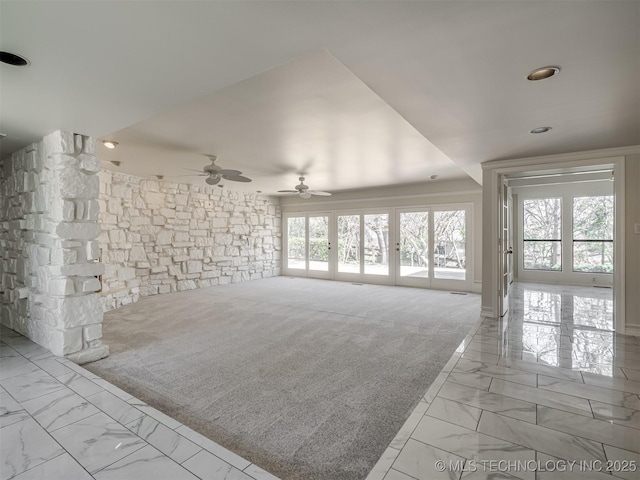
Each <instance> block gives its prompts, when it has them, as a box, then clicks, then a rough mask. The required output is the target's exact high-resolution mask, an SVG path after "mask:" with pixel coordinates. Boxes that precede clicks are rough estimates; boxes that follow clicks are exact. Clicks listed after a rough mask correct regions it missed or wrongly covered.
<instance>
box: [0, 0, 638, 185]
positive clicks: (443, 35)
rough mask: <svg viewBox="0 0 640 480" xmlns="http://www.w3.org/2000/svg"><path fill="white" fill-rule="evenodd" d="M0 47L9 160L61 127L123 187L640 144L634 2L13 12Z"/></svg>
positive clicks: (113, 6)
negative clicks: (537, 74)
mask: <svg viewBox="0 0 640 480" xmlns="http://www.w3.org/2000/svg"><path fill="white" fill-rule="evenodd" d="M0 48H1V49H2V50H5V51H11V52H14V53H19V54H22V55H24V56H26V57H27V58H28V59H29V60H30V61H31V65H30V66H28V67H26V68H16V67H9V66H6V65H1V66H0V132H2V133H6V134H8V137H7V138H6V139H4V140H2V141H1V142H0V147H1V148H2V153H1V154H2V156H3V157H4V156H5V155H6V154H7V153H9V152H11V151H14V150H15V149H17V148H20V147H21V146H23V145H25V144H27V143H29V142H31V141H35V140H37V139H38V138H40V137H42V136H43V135H45V134H46V133H49V132H51V131H53V130H56V129H60V128H62V129H66V130H71V131H75V132H80V133H84V134H89V135H93V136H96V137H100V138H107V137H109V138H113V139H115V140H117V141H119V142H120V146H119V148H118V149H117V150H116V151H115V152H109V153H110V154H111V155H114V156H116V155H117V156H118V159H119V160H121V161H122V162H123V165H122V166H121V167H119V170H121V171H124V172H129V173H134V174H138V175H152V174H164V175H178V174H181V173H182V174H184V173H187V172H180V169H181V168H183V167H188V168H200V167H201V166H203V165H204V164H205V163H206V159H205V158H204V157H202V156H201V155H202V154H204V153H215V154H218V155H219V156H220V161H219V162H218V163H219V164H220V165H222V166H223V167H226V168H236V169H239V170H243V171H244V172H245V174H246V175H248V176H250V177H252V178H253V179H254V182H253V183H252V184H249V185H250V186H251V188H255V189H261V190H264V191H265V193H273V191H275V190H277V189H283V188H291V187H292V186H293V184H295V183H296V176H297V175H296V174H297V173H298V172H300V171H304V172H305V173H306V174H307V176H308V180H309V183H310V185H311V187H312V188H315V189H328V190H338V189H344V188H362V187H370V186H376V185H382V184H386V185H393V184H404V183H408V182H416V181H424V180H426V178H428V176H429V175H431V174H438V175H440V177H439V179H441V178H444V179H446V178H460V177H462V176H464V175H465V173H466V174H468V175H470V176H471V177H472V178H474V179H476V180H477V181H479V180H480V163H481V162H483V161H487V160H496V159H500V158H510V157H520V156H533V155H544V154H552V153H564V152H570V151H579V150H589V149H596V148H606V147H617V146H626V145H634V144H639V143H640V2H636V1H629V2H621V1H594V2H565V1H557V2H556V1H544V2H543V1H537V2H533V1H529V2H515V1H514V2H504V1H497V2H488V1H475V2H458V1H447V2H399V1H387V2H339V1H338V2H313V1H298V2H275V1H274V2H244V1H230V2H220V1H215V2H185V1H173V2H151V1H141V2H94V1H85V2H26V1H16V2H11V1H5V0H0ZM544 65H559V66H560V67H561V68H562V72H561V74H560V75H559V76H558V77H555V78H551V79H549V80H546V81H542V82H529V81H527V80H526V79H525V76H526V74H527V73H528V72H529V71H530V70H532V69H533V68H535V67H539V66H544ZM543 125H548V126H552V127H553V130H551V132H549V133H547V134H544V135H531V134H529V133H528V132H529V130H531V129H532V128H534V127H537V126H543ZM434 146H435V147H434ZM102 153H103V152H101V154H102ZM107 155H108V154H104V155H103V157H104V158H105V159H108V158H110V157H108V156H107ZM447 157H448V158H447ZM111 158H112V159H113V158H115V157H111ZM106 165H111V164H108V163H107V164H106ZM114 168H115V167H114ZM182 180H184V181H196V182H198V183H199V182H202V179H200V178H197V177H194V178H192V179H189V178H188V177H185V178H184V179H182ZM235 185H240V184H234V187H235Z"/></svg>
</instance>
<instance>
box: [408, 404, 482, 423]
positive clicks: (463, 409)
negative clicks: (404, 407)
mask: <svg viewBox="0 0 640 480" xmlns="http://www.w3.org/2000/svg"><path fill="white" fill-rule="evenodd" d="M480 412H482V410H480V409H479V408H475V407H471V406H469V405H464V404H462V403H458V402H454V401H451V400H447V399H445V398H442V397H436V398H434V399H433V402H432V403H431V405H430V406H429V409H428V410H427V415H429V416H431V417H435V418H438V419H440V420H444V421H445V422H449V423H453V424H455V425H459V426H461V427H465V428H468V429H469V430H475V429H476V427H477V426H478V420H480ZM416 425H417V422H416Z"/></svg>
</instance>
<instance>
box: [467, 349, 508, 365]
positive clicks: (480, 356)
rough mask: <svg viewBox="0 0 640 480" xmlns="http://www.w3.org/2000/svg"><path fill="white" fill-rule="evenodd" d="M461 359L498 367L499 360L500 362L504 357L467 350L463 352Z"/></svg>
mask: <svg viewBox="0 0 640 480" xmlns="http://www.w3.org/2000/svg"><path fill="white" fill-rule="evenodd" d="M461 358H466V359H469V360H476V361H478V362H482V363H486V364H487V365H497V364H498V360H500V358H502V357H500V356H499V355H495V354H493V353H487V352H478V351H476V350H465V351H464V352H462V355H461Z"/></svg>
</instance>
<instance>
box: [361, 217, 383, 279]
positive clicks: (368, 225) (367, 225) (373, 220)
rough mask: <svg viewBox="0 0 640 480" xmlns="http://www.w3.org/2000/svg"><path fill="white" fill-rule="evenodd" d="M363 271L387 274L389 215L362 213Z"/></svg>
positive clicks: (371, 273)
mask: <svg viewBox="0 0 640 480" xmlns="http://www.w3.org/2000/svg"><path fill="white" fill-rule="evenodd" d="M364 273H365V274H367V275H389V215H388V214H386V213H374V214H368V215H364Z"/></svg>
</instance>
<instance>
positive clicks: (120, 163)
mask: <svg viewBox="0 0 640 480" xmlns="http://www.w3.org/2000/svg"><path fill="white" fill-rule="evenodd" d="M110 161H111V163H113V164H114V165H115V166H116V167H119V166H120V165H122V162H121V161H120V160H110Z"/></svg>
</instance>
